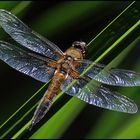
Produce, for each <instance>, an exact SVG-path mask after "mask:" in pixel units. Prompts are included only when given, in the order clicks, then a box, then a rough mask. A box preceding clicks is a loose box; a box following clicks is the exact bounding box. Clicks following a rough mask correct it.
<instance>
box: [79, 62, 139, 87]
mask: <svg viewBox="0 0 140 140" xmlns="http://www.w3.org/2000/svg"><path fill="white" fill-rule="evenodd" d="M91 64H93V66H92V67H91V68H90V70H89V71H87V73H86V75H87V76H89V77H90V78H92V79H94V80H96V81H98V82H101V83H104V84H108V85H114V86H140V73H136V72H134V71H130V70H124V69H113V68H112V69H109V70H108V69H106V68H105V65H102V64H98V63H93V62H92V61H89V60H83V61H81V62H80V63H79V65H77V67H76V69H77V71H78V72H79V73H82V72H83V71H84V70H85V69H86V68H87V67H88V66H90V65H91Z"/></svg>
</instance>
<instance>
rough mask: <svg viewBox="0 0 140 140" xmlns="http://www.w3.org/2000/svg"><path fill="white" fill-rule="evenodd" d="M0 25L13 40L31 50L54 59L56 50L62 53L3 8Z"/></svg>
mask: <svg viewBox="0 0 140 140" xmlns="http://www.w3.org/2000/svg"><path fill="white" fill-rule="evenodd" d="M0 25H1V26H2V28H3V29H4V30H5V31H6V32H7V33H8V34H9V35H10V36H11V37H12V38H13V39H14V40H16V41H17V42H18V43H20V44H21V45H23V46H24V47H27V48H28V49H30V50H32V51H35V52H37V53H40V54H42V55H45V56H47V57H49V58H52V59H55V60H57V59H58V56H57V55H56V52H57V54H60V55H62V54H63V52H62V51H61V50H60V49H59V48H58V47H57V46H56V45H55V44H54V43H52V42H50V41H49V40H48V39H45V38H44V37H42V36H41V35H39V34H37V33H36V32H34V31H33V30H31V29H30V28H29V27H28V26H27V25H25V24H24V23H23V22H22V21H20V20H19V19H18V18H17V17H16V16H14V15H12V14H11V13H10V12H8V11H5V10H3V9H0Z"/></svg>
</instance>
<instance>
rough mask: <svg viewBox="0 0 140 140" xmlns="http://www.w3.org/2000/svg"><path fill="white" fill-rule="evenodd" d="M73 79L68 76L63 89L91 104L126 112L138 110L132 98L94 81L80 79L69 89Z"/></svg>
mask: <svg viewBox="0 0 140 140" xmlns="http://www.w3.org/2000/svg"><path fill="white" fill-rule="evenodd" d="M71 81H72V78H71V77H68V79H67V80H66V81H65V83H64V84H63V85H62V86H61V89H62V90H64V91H65V92H66V93H67V94H69V95H71V96H76V97H78V98H79V99H81V100H83V101H85V102H87V103H89V104H92V105H95V106H98V107H101V108H106V109H110V110H114V111H119V112H125V113H136V112H137V110H138V109H137V106H136V104H135V103H134V102H133V101H132V100H131V99H129V98H127V97H125V96H123V95H121V94H119V93H116V92H113V91H111V90H109V89H107V88H105V87H103V86H99V85H97V84H95V82H93V81H91V82H90V83H88V84H87V82H85V80H83V79H79V80H78V81H77V83H75V84H74V85H73V86H72V87H71V88H69V89H67V86H68V85H69V84H70V83H71Z"/></svg>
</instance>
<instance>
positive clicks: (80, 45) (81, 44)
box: [72, 41, 87, 56]
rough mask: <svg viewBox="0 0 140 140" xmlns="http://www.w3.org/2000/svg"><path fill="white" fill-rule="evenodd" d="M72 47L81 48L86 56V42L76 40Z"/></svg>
mask: <svg viewBox="0 0 140 140" xmlns="http://www.w3.org/2000/svg"><path fill="white" fill-rule="evenodd" d="M72 47H74V48H76V49H79V50H80V51H81V52H82V54H83V56H85V52H86V48H87V45H86V43H85V42H83V41H75V42H73V43H72Z"/></svg>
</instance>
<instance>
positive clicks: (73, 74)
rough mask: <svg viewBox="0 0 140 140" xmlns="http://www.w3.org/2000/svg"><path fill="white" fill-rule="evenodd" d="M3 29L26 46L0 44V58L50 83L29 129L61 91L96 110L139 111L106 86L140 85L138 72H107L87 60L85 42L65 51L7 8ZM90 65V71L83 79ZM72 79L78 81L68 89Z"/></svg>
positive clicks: (1, 17)
mask: <svg viewBox="0 0 140 140" xmlns="http://www.w3.org/2000/svg"><path fill="white" fill-rule="evenodd" d="M0 26H1V27H2V28H3V29H4V31H5V32H7V33H8V34H9V35H10V36H11V38H13V39H14V40H15V41H16V42H18V43H19V44H20V45H21V46H22V47H23V48H22V47H21V48H19V47H17V46H15V45H12V44H10V43H8V42H5V41H0V59H1V60H2V61H4V62H5V63H7V64H8V65H9V66H11V67H12V68H14V69H16V70H17V71H19V72H21V73H23V74H26V75H28V76H30V77H32V78H34V79H36V80H39V81H41V82H44V83H46V82H48V81H50V83H49V86H48V88H47V90H46V92H45V93H44V95H43V97H42V98H41V100H40V101H39V103H38V106H37V108H36V110H35V112H34V115H33V117H32V121H31V124H30V127H29V130H30V129H31V128H32V127H33V126H34V125H36V124H37V123H38V122H39V121H40V120H41V119H42V118H43V117H44V116H45V114H46V113H47V112H48V110H49V109H50V107H51V105H52V104H53V101H54V99H55V98H56V96H57V95H58V93H59V90H62V91H64V92H65V93H66V94H68V95H71V96H75V97H77V98H79V99H81V100H82V101H85V102H86V103H89V104H91V105H95V106H97V107H101V108H105V109H109V110H113V111H118V112H124V113H131V114H132V113H136V112H137V110H138V107H137V105H136V104H135V102H134V101H133V100H131V99H129V98H128V97H126V96H124V95H122V94H120V93H118V92H114V91H112V90H110V89H109V88H107V87H105V86H104V85H105V84H106V85H112V86H124V87H133V86H140V74H139V73H136V72H134V71H131V70H125V69H116V68H111V69H105V67H106V65H103V64H99V63H94V62H92V61H91V60H88V59H85V56H86V50H87V44H86V43H85V42H83V41H74V42H73V43H72V45H71V47H70V48H68V49H67V50H66V51H65V52H63V51H62V50H61V49H60V48H59V47H58V46H57V45H56V44H54V43H52V42H51V41H49V40H48V39H47V38H44V37H43V36H41V35H39V34H38V33H36V32H35V31H33V30H32V29H31V28H29V27H28V26H27V25H25V24H24V23H23V22H22V21H21V20H20V19H18V18H17V17H16V16H15V15H13V14H12V13H10V12H9V11H6V10H4V9H0ZM89 66H90V69H89V70H87V71H86V72H85V73H84V74H83V75H82V76H81V73H83V72H84V71H85V70H86V69H87V68H88V67H89ZM73 80H76V82H75V83H73V85H71V86H69V85H70V84H71V83H72V82H73ZM91 81H96V82H97V84H96V82H91ZM100 83H101V84H100ZM68 86H69V88H67V87H68Z"/></svg>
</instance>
